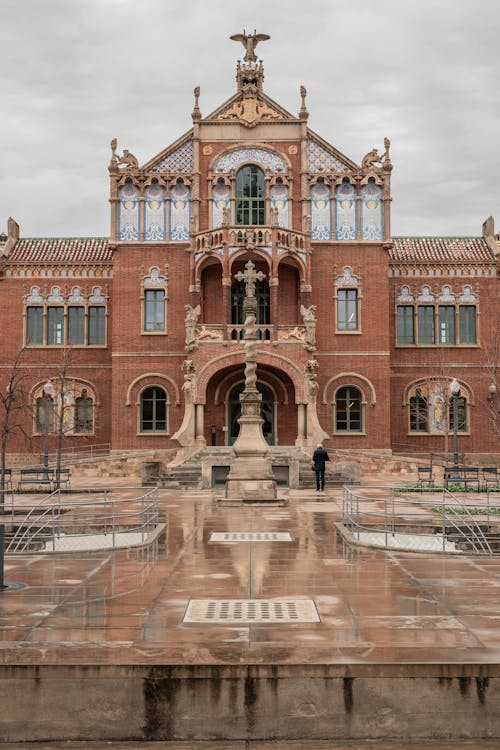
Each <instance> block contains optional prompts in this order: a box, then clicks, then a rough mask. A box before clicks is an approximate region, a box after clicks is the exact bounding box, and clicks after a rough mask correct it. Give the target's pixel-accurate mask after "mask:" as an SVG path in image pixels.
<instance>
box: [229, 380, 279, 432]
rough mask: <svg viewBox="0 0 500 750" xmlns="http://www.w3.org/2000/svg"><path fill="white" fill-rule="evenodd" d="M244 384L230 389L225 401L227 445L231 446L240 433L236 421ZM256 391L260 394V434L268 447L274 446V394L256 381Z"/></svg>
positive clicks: (239, 410)
mask: <svg viewBox="0 0 500 750" xmlns="http://www.w3.org/2000/svg"><path fill="white" fill-rule="evenodd" d="M244 387H245V384H244V383H237V384H236V385H235V386H233V388H231V390H230V392H229V395H228V399H227V425H228V427H229V430H228V432H229V434H228V443H229V445H233V443H234V441H235V440H236V438H237V437H238V434H239V432H240V426H239V424H238V419H239V417H240V414H241V403H240V393H242V392H243V389H244ZM257 389H258V391H259V393H261V394H262V401H261V405H260V416H261V417H262V419H263V420H264V422H263V424H262V433H263V435H264V438H265V439H266V442H267V443H268V444H269V445H276V413H275V411H276V400H275V397H274V393H273V391H272V390H271V388H269V386H268V385H266V384H265V383H262V382H260V381H257Z"/></svg>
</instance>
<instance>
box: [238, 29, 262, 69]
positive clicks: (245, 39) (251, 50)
mask: <svg viewBox="0 0 500 750" xmlns="http://www.w3.org/2000/svg"><path fill="white" fill-rule="evenodd" d="M229 38H230V39H232V40H233V41H234V42H241V43H242V45H243V46H244V47H245V49H246V54H245V57H244V58H243V59H244V60H245V62H257V55H256V54H255V48H256V46H257V45H258V43H259V42H265V41H267V39H270V38H271V37H270V36H269V35H268V34H257V31H256V30H254V32H253V34H247V33H246V31H245V29H243V34H233V36H230V37H229Z"/></svg>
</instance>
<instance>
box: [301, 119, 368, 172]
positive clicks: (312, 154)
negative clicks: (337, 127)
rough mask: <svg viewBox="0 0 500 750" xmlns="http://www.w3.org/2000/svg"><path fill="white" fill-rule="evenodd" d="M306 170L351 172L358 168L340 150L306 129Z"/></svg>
mask: <svg viewBox="0 0 500 750" xmlns="http://www.w3.org/2000/svg"><path fill="white" fill-rule="evenodd" d="M307 134H308V138H307V171H308V172H309V173H313V174H314V173H315V172H351V171H357V170H358V169H359V168H358V166H357V165H356V164H355V162H353V161H351V159H348V157H347V156H344V154H342V153H341V152H340V151H337V149H336V148H334V147H333V146H331V145H330V144H329V143H327V142H326V141H324V140H323V139H322V138H320V136H319V135H316V133H313V131H312V130H309V129H308V131H307Z"/></svg>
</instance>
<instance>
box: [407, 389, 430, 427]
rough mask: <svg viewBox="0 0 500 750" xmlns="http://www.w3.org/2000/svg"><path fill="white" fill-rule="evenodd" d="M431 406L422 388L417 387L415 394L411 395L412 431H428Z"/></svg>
mask: <svg viewBox="0 0 500 750" xmlns="http://www.w3.org/2000/svg"><path fill="white" fill-rule="evenodd" d="M428 413H429V406H428V404H427V399H426V398H425V396H423V395H422V391H421V390H420V388H416V389H415V395H414V396H410V432H427V431H428V429H429V427H428Z"/></svg>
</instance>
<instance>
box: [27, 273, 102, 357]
mask: <svg viewBox="0 0 500 750" xmlns="http://www.w3.org/2000/svg"><path fill="white" fill-rule="evenodd" d="M24 314H25V344H26V346H106V315H107V299H106V297H105V296H104V294H103V293H102V291H101V288H100V287H98V286H96V287H93V289H92V292H91V293H90V294H88V295H84V294H83V293H82V291H81V289H80V287H77V286H75V287H73V288H72V290H71V294H69V295H68V294H66V295H64V294H63V293H62V292H61V288H60V287H58V286H54V287H52V290H51V293H50V294H49V295H42V294H41V293H40V289H39V287H37V286H34V287H32V288H31V291H30V293H29V294H28V295H26V297H25V298H24Z"/></svg>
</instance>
